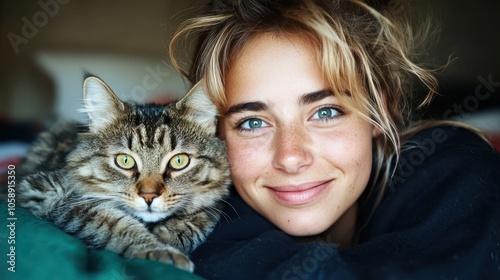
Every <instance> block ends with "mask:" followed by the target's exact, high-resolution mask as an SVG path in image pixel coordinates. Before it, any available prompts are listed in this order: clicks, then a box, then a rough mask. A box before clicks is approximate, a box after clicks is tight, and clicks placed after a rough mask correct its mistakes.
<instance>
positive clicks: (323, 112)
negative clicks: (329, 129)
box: [311, 107, 342, 120]
mask: <svg viewBox="0 0 500 280" xmlns="http://www.w3.org/2000/svg"><path fill="white" fill-rule="evenodd" d="M341 114H342V112H341V111H340V110H338V109H336V108H334V107H323V108H321V109H319V110H318V111H316V113H314V115H313V116H312V118H311V119H312V120H317V119H319V120H329V119H332V118H336V117H339V116H340V115H341Z"/></svg>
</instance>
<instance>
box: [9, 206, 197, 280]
mask: <svg viewBox="0 0 500 280" xmlns="http://www.w3.org/2000/svg"><path fill="white" fill-rule="evenodd" d="M10 210H11V209H9V208H8V205H7V203H6V202H1V203H0V219H1V228H0V243H1V245H0V248H1V251H0V254H1V256H2V259H1V262H2V265H1V272H0V279H23V280H29V279H42V280H43V279H51V280H52V279H108V280H120V279H124V280H132V279H136V280H138V279H155V280H160V279H201V278H200V277H198V276H196V275H194V274H191V273H188V272H185V271H183V270H180V269H177V268H176V267H174V266H172V265H167V264H163V263H159V262H154V261H149V260H141V259H125V258H122V257H120V256H119V255H117V254H116V253H114V252H111V251H92V252H88V251H87V249H86V247H85V245H84V244H83V243H82V242H81V241H80V240H78V239H76V238H74V237H72V236H70V235H68V234H66V233H64V232H63V231H61V230H59V229H58V228H57V227H55V226H54V225H53V224H51V223H49V222H47V221H43V220H40V219H38V218H36V217H35V216H33V215H31V214H30V213H29V212H27V211H26V210H24V209H22V208H20V207H15V208H14V212H11V211H10ZM12 214H13V215H12ZM14 242H15V243H14Z"/></svg>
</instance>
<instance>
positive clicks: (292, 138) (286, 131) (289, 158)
mask: <svg viewBox="0 0 500 280" xmlns="http://www.w3.org/2000/svg"><path fill="white" fill-rule="evenodd" d="M310 140H311V139H310V137H309V134H308V132H307V131H306V129H305V128H303V127H300V126H293V127H288V128H283V129H280V130H278V131H277V132H276V134H275V139H274V149H275V151H274V158H273V166H274V168H276V169H279V170H282V171H284V172H286V173H299V172H301V171H302V170H304V169H305V168H307V166H309V165H310V164H311V163H312V160H313V156H312V154H311V149H310V143H311V141H310Z"/></svg>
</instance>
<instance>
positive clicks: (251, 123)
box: [239, 118, 269, 130]
mask: <svg viewBox="0 0 500 280" xmlns="http://www.w3.org/2000/svg"><path fill="white" fill-rule="evenodd" d="M267 126H269V125H268V124H267V123H266V122H264V121H263V120H261V119H255V118H252V119H247V120H245V121H243V122H242V123H241V124H240V125H239V127H240V128H241V129H244V130H252V129H258V128H263V127H267Z"/></svg>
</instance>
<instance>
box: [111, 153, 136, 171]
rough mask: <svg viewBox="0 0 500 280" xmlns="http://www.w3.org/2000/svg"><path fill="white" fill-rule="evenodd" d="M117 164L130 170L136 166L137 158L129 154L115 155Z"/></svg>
mask: <svg viewBox="0 0 500 280" xmlns="http://www.w3.org/2000/svg"><path fill="white" fill-rule="evenodd" d="M115 164H116V166H118V167H120V168H121V169H125V170H130V169H132V168H134V167H135V160H134V158H133V157H131V156H130V155H127V154H119V155H117V156H116V157H115Z"/></svg>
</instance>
